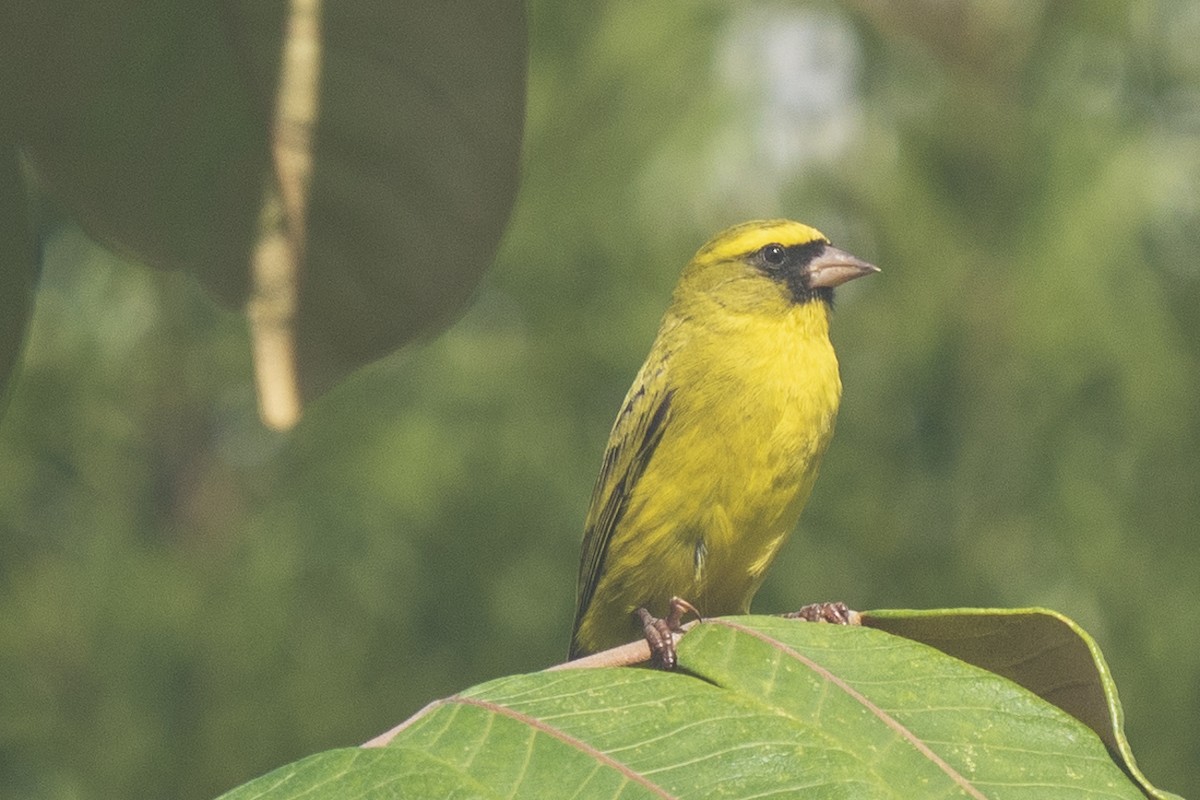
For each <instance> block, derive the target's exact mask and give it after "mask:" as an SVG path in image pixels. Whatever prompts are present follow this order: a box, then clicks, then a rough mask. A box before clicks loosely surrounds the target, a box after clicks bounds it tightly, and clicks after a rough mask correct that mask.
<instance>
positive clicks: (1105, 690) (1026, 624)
mask: <svg viewBox="0 0 1200 800" xmlns="http://www.w3.org/2000/svg"><path fill="white" fill-rule="evenodd" d="M862 624H863V625H867V626H870V627H872V628H876V629H878V630H882V631H887V632H889V633H893V634H896V635H897V636H904V637H905V638H908V639H913V640H916V641H918V642H923V643H925V644H927V645H929V646H930V647H936V648H937V649H938V650H941V651H942V652H943V653H947V654H949V655H952V656H954V657H955V658H959V659H961V660H963V661H966V662H967V663H968V664H974V665H975V666H977V667H982V668H983V669H986V670H989V671H991V672H994V673H996V674H997V675H1003V676H1004V677H1005V678H1008V679H1009V680H1011V681H1013V682H1014V683H1017V684H1019V685H1021V686H1023V687H1025V688H1026V689H1028V690H1029V691H1031V692H1033V693H1034V694H1036V695H1037V696H1038V697H1041V698H1042V699H1044V700H1046V701H1047V702H1050V703H1053V704H1054V705H1056V706H1058V707H1059V708H1061V709H1062V710H1063V711H1066V712H1067V713H1068V714H1070V715H1071V716H1073V717H1075V718H1076V719H1078V720H1080V721H1081V722H1083V723H1084V724H1085V725H1087V726H1088V727H1089V728H1091V729H1092V730H1093V731H1095V732H1096V735H1097V736H1099V737H1100V740H1101V741H1103V742H1104V744H1105V746H1106V747H1108V750H1109V752H1110V753H1111V754H1112V756H1113V757H1114V758H1116V759H1117V760H1118V763H1119V764H1120V765H1121V767H1122V768H1123V769H1124V770H1125V771H1126V773H1128V774H1129V775H1130V777H1132V778H1133V779H1134V780H1135V781H1137V783H1138V785H1140V786H1141V787H1142V789H1143V791H1145V792H1146V794H1147V795H1149V796H1151V797H1169V796H1171V795H1169V794H1167V793H1163V792H1160V791H1159V790H1158V789H1156V788H1154V786H1152V785H1151V784H1150V781H1148V780H1147V779H1146V776H1145V775H1143V774H1142V773H1141V771H1140V770H1139V769H1138V767H1137V763H1136V761H1135V759H1134V757H1133V749H1132V748H1131V747H1130V746H1129V742H1128V740H1127V739H1126V738H1125V731H1124V727H1123V722H1124V718H1123V712H1122V711H1121V704H1120V701H1119V699H1118V698H1117V686H1116V683H1114V682H1113V679H1112V673H1111V672H1110V671H1109V669H1108V664H1107V663H1105V661H1104V656H1103V654H1102V653H1101V652H1100V647H1099V645H1097V644H1096V641H1095V640H1094V639H1093V638H1092V637H1091V636H1089V635H1088V634H1087V632H1086V631H1084V630H1083V629H1082V628H1080V627H1079V626H1078V625H1077V624H1075V622H1074V621H1072V620H1070V619H1068V618H1067V617H1065V616H1063V615H1062V614H1059V613H1058V612H1056V611H1050V610H1049V609H1044V608H1025V609H986V608H980V609H961V608H960V609H952V610H943V611H900V610H889V611H872V612H870V613H866V614H863V617H862Z"/></svg>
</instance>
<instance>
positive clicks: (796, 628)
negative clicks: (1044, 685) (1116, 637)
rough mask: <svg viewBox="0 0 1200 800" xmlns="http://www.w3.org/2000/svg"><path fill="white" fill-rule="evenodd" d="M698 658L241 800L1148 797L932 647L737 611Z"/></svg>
mask: <svg viewBox="0 0 1200 800" xmlns="http://www.w3.org/2000/svg"><path fill="white" fill-rule="evenodd" d="M679 658H680V665H681V670H680V671H679V672H675V673H664V672H658V671H653V670H646V669H632V668H600V669H564V670H556V671H549V672H541V673H536V674H532V675H518V676H514V677H510V678H503V679H500V680H496V681H491V682H489V683H485V684H482V685H480V686H477V687H475V688H473V689H469V690H467V691H465V692H463V693H461V694H459V695H456V696H454V697H450V698H447V699H445V700H440V701H438V702H436V703H433V704H431V705H430V706H428V707H427V708H425V709H424V710H423V711H421V712H420V713H418V714H417V715H416V716H414V717H413V718H412V719H410V720H409V721H408V722H406V723H405V724H404V725H402V726H400V727H399V728H398V729H396V730H395V731H393V732H392V734H391V735H390V740H387V743H386V745H385V747H384V749H385V750H387V751H391V752H393V753H394V754H395V755H394V760H393V761H390V762H387V764H390V765H391V767H390V768H393V769H396V770H402V771H403V774H404V775H405V780H404V781H399V780H397V779H396V777H395V774H389V773H387V770H388V769H389V767H388V766H387V765H385V763H384V762H383V761H382V760H374V759H369V760H365V761H364V762H363V763H361V764H360V763H358V762H357V761H356V760H354V759H353V756H351V755H349V754H348V751H336V752H334V753H325V754H321V755H318V756H314V757H313V758H311V759H307V760H305V761H302V762H299V764H297V765H292V766H289V767H285V768H283V769H281V770H277V771H276V772H274V773H271V774H269V775H266V776H264V777H262V778H259V779H258V780H256V781H253V782H251V783H249V784H247V785H245V786H243V787H241V788H240V789H237V790H235V791H233V792H231V793H229V794H228V795H226V798H250V797H255V798H291V797H299V796H304V797H388V796H395V794H396V793H399V792H401V790H402V791H403V794H404V795H405V796H414V797H419V796H493V795H491V794H489V792H491V793H494V796H503V797H685V798H686V797H712V796H715V795H719V796H722V797H762V796H768V795H770V796H781V797H782V796H798V795H803V796H820V797H844V796H853V797H885V796H886V797H976V798H979V797H987V798H1042V797H1054V798H1061V797H1081V798H1082V797H1101V796H1102V797H1105V798H1115V797H1128V798H1137V797H1142V796H1143V793H1142V791H1141V789H1140V788H1139V787H1138V786H1137V785H1135V784H1134V783H1133V782H1131V781H1130V779H1129V777H1128V776H1127V775H1126V774H1125V773H1124V772H1123V771H1122V770H1121V767H1120V765H1119V764H1117V763H1115V762H1114V761H1113V759H1112V758H1111V757H1110V756H1109V753H1108V751H1107V750H1106V748H1105V745H1104V743H1103V742H1102V741H1101V740H1100V738H1099V737H1098V736H1097V735H1096V734H1095V733H1094V732H1093V731H1092V730H1091V729H1089V728H1088V727H1087V726H1085V725H1084V724H1083V723H1081V722H1080V721H1079V720H1077V719H1075V718H1074V717H1072V716H1070V715H1069V714H1067V713H1065V712H1063V711H1062V710H1061V709H1060V708H1058V707H1057V706H1055V705H1053V704H1051V703H1048V702H1046V701H1045V700H1043V699H1042V698H1040V697H1038V696H1036V695H1034V694H1031V693H1030V692H1028V691H1026V690H1024V689H1022V688H1021V687H1020V686H1018V685H1016V684H1015V683H1013V682H1012V681H1010V680H1008V679H1007V678H1003V677H1001V676H999V675H996V674H994V673H991V672H988V671H986V670H983V669H980V668H979V667H976V666H973V665H970V664H967V663H965V662H963V661H960V660H958V659H956V658H952V657H950V656H947V655H946V654H944V653H942V652H941V651H939V650H937V649H934V648H932V647H929V646H927V645H924V644H921V643H919V642H914V641H911V640H908V639H904V638H901V637H897V636H893V635H890V634H887V633H884V632H882V631H878V630H873V629H871V628H867V627H842V626H832V625H818V624H807V623H799V622H796V621H792V620H785V619H781V618H776V617H739V618H723V619H717V620H709V621H706V622H705V623H702V624H700V625H697V626H696V627H695V628H693V629H692V630H691V631H690V632H689V633H687V634H686V635H685V636H684V637H683V638H682V639H681V640H680V643H679ZM385 739H386V737H385ZM374 770H380V771H381V772H380V773H378V774H377V773H376V772H374ZM385 775H387V777H386V781H385V777H384V776H385ZM439 780H440V781H447V783H438V784H437V787H438V788H437V793H436V795H435V794H429V795H426V794H424V792H423V790H422V789H417V788H416V787H417V786H418V783H417V782H418V781H429V782H433V781H439ZM428 785H433V784H432V783H430V784H428ZM364 787H370V788H364ZM451 787H453V789H451ZM481 787H486V790H485V789H484V788H481Z"/></svg>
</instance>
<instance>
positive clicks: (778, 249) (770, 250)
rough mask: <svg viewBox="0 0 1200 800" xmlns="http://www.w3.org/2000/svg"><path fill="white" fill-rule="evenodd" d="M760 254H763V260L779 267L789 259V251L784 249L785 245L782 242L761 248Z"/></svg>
mask: <svg viewBox="0 0 1200 800" xmlns="http://www.w3.org/2000/svg"><path fill="white" fill-rule="evenodd" d="M758 254H759V255H760V256H762V260H763V261H765V262H767V263H768V264H770V265H771V266H773V267H778V266H779V265H780V264H782V263H783V262H784V261H786V260H787V251H786V250H784V249H783V245H781V244H769V245H767V246H766V247H764V248H763V249H762V250H759V251H758Z"/></svg>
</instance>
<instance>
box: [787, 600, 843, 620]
mask: <svg viewBox="0 0 1200 800" xmlns="http://www.w3.org/2000/svg"><path fill="white" fill-rule="evenodd" d="M783 616H784V617H786V618H787V619H800V620H804V621H805V622H832V623H833V624H834V625H857V624H859V622H858V619H859V614H858V612H857V611H854V610H853V609H851V608H849V607H847V606H846V604H845V603H841V602H837V603H811V604H809V605H806V606H804V607H803V608H801V609H800V610H799V611H792V612H790V613H788V614H784V615H783Z"/></svg>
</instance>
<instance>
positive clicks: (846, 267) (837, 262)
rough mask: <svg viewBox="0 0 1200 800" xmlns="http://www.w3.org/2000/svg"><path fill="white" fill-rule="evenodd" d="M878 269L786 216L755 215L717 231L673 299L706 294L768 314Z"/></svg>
mask: <svg viewBox="0 0 1200 800" xmlns="http://www.w3.org/2000/svg"><path fill="white" fill-rule="evenodd" d="M878 271H879V268H878V267H876V266H874V265H872V264H868V263H867V262H866V261H863V260H862V259H859V258H856V257H855V256H852V255H850V254H849V253H847V252H845V251H843V250H839V249H837V248H836V247H834V246H833V245H831V244H830V243H829V240H828V239H826V238H825V235H824V234H822V233H821V232H820V231H818V230H816V229H815V228H810V227H809V226H807V225H804V224H802V223H799V222H792V221H791V220H756V221H754V222H744V223H742V224H741V225H735V226H734V227H732V228H729V229H727V230H725V231H722V232H721V233H719V234H717V235H716V236H715V237H714V238H713V239H712V240H711V241H710V242H708V244H706V245H704V247H702V248H700V250H699V252H697V253H696V255H695V257H694V258H693V259H692V260H691V262H690V263H689V264H688V265H687V267H685V268H684V270H683V274H682V275H681V276H680V279H679V284H678V286H677V287H676V290H675V303H676V304H679V303H685V304H687V303H690V302H692V301H696V300H699V299H700V298H705V299H707V300H709V301H712V302H716V303H718V304H719V305H721V306H723V307H724V308H726V309H727V310H729V311H733V312H738V311H745V312H750V313H764V312H766V313H769V312H770V311H772V310H781V311H782V310H784V309H786V308H787V307H789V306H794V305H797V304H804V303H810V302H814V301H818V302H821V303H824V304H826V305H828V304H829V303H831V302H832V301H833V288H834V287H835V286H839V285H841V284H843V283H845V282H846V281H850V280H854V279H855V278H860V277H862V276H863V275H870V274H871V273H872V272H878Z"/></svg>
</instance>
